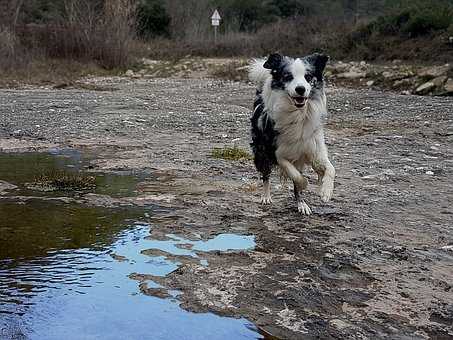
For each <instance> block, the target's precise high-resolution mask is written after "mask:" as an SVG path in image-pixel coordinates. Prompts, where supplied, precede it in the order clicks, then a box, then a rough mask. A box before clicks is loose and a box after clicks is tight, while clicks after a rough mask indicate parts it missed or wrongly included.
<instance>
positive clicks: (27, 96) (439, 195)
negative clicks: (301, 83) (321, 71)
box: [0, 66, 453, 339]
mask: <svg viewBox="0 0 453 340" xmlns="http://www.w3.org/2000/svg"><path fill="white" fill-rule="evenodd" d="M238 67H239V66H238ZM134 74H135V72H134V71H133V74H130V76H131V77H129V78H104V79H100V78H96V79H87V80H85V82H84V84H91V86H92V87H91V88H90V89H87V88H80V87H77V86H74V84H67V85H63V86H59V89H54V88H27V89H22V90H0V151H2V152H13V151H29V150H46V149H49V148H51V147H55V146H60V147H74V148H78V149H81V150H84V151H86V152H87V153H92V154H95V155H96V160H95V161H93V162H92V166H93V169H94V170H103V171H109V170H112V171H114V170H124V169H132V170H137V171H145V172H148V173H152V174H154V175H155V176H153V178H154V179H153V180H149V181H145V182H143V183H142V184H141V186H140V188H139V190H140V195H139V196H138V197H137V198H135V199H133V200H129V201H130V202H134V204H140V202H143V201H156V203H158V204H166V205H169V206H172V207H175V208H176V209H178V216H179V217H178V219H177V221H175V220H174V219H170V220H166V219H165V217H163V218H162V223H160V224H159V227H158V228H154V229H153V237H154V238H159V237H160V238H165V235H166V234H169V233H171V234H176V235H178V234H180V235H184V237H185V238H191V237H195V236H197V237H201V238H208V237H212V236H213V235H216V234H219V233H222V232H234V233H242V234H250V235H255V237H256V243H257V246H256V248H255V249H254V250H252V251H247V252H239V253H237V252H233V253H223V252H222V253H221V252H211V253H209V254H207V255H206V256H208V262H209V266H208V267H206V266H202V265H201V264H200V263H198V262H195V261H187V260H186V259H184V258H180V259H179V261H180V262H181V263H183V264H184V265H183V266H182V267H180V268H179V269H178V270H176V271H174V272H172V273H171V274H169V275H168V276H166V277H163V278H160V277H148V276H147V275H146V274H147V273H137V274H136V275H134V276H133V277H132V278H133V279H136V280H139V281H143V282H145V281H144V280H146V279H153V280H155V281H156V282H158V283H160V284H161V285H162V286H164V287H165V288H166V289H168V290H173V289H177V290H180V291H181V292H182V294H181V295H180V296H179V297H178V298H179V299H180V301H181V304H182V306H183V307H184V308H186V309H188V310H191V311H213V312H216V313H220V314H225V315H232V316H245V317H247V318H248V319H250V320H252V321H254V322H255V323H256V324H257V325H258V326H259V327H260V328H262V329H263V332H265V333H266V334H268V338H270V339H272V337H271V335H272V336H275V337H277V338H281V339H310V338H321V339H425V338H432V339H452V338H453V327H452V324H453V285H452V282H453V280H452V279H453V250H452V249H453V226H452V220H453V219H452V214H453V212H452V208H451V204H452V202H453V189H452V186H451V176H452V174H453V161H452V159H453V100H452V99H451V98H448V97H422V96H412V95H399V94H394V93H391V92H381V91H378V90H373V89H359V90H353V89H346V88H342V87H330V88H329V89H328V98H329V109H330V117H329V118H328V120H327V122H326V135H327V141H328V147H329V150H330V154H331V160H332V162H333V164H334V166H335V167H336V169H337V179H336V189H335V193H334V198H333V200H332V202H330V203H328V204H323V203H321V201H320V200H319V198H318V196H317V194H316V185H315V176H314V175H313V174H312V173H310V174H308V175H309V178H310V181H311V186H309V192H308V193H307V197H306V198H307V201H308V202H309V204H311V206H312V208H313V211H314V215H312V216H310V217H305V216H301V215H300V214H298V213H297V210H296V206H295V203H294V202H293V200H292V197H291V194H290V190H289V188H287V187H286V185H284V184H280V183H279V179H278V177H277V176H275V177H274V178H273V190H274V192H273V200H274V204H273V205H272V206H271V207H262V206H261V205H260V204H259V198H260V190H259V189H260V188H259V185H258V184H257V183H258V176H257V175H256V173H255V171H254V169H253V164H252V162H251V161H249V160H238V161H231V160H223V159H218V158H214V157H212V156H211V155H212V150H213V148H215V147H220V148H221V147H230V146H238V147H241V148H243V149H248V143H249V132H248V119H249V115H250V107H251V102H252V98H253V94H254V89H253V87H252V86H251V85H249V84H246V83H240V82H230V81H222V80H210V79H182V78H166V79H163V78H150V79H147V78H146V77H145V76H144V75H142V76H137V77H132V76H133V75H134ZM136 78H137V79H136ZM98 90H103V91H98ZM156 180H157V181H159V185H158V186H156V185H155V181H156ZM7 185H8V184H7V183H0V191H1V190H2V189H7ZM92 199H93V200H95V201H96V202H98V203H96V204H100V203H99V202H100V201H101V199H104V201H103V202H104V203H105V204H114V202H112V200H109V198H108V197H103V198H102V197H92ZM167 255H168V256H173V257H175V258H177V256H175V255H171V254H167ZM140 287H141V289H142V291H143V292H144V293H149V294H153V291H150V290H148V289H147V286H146V284H141V285H140ZM155 295H159V296H161V297H165V296H168V294H166V293H165V291H162V290H160V291H159V292H158V294H155Z"/></svg>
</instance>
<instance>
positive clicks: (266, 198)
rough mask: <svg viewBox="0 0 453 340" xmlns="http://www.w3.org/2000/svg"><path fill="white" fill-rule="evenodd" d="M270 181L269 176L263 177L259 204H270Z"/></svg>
mask: <svg viewBox="0 0 453 340" xmlns="http://www.w3.org/2000/svg"><path fill="white" fill-rule="evenodd" d="M271 203H272V198H271V183H270V181H269V176H267V177H266V178H265V177H263V196H262V197H261V204H271Z"/></svg>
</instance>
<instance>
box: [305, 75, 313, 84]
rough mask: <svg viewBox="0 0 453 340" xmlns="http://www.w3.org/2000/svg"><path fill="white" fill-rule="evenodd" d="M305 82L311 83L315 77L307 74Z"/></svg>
mask: <svg viewBox="0 0 453 340" xmlns="http://www.w3.org/2000/svg"><path fill="white" fill-rule="evenodd" d="M305 80H306V81H308V82H311V81H312V80H313V75H311V74H306V75H305Z"/></svg>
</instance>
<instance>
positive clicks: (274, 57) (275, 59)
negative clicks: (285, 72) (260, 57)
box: [263, 53, 283, 70]
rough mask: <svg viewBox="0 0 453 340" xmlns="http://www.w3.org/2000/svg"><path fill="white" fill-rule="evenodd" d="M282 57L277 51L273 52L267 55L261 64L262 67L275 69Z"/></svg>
mask: <svg viewBox="0 0 453 340" xmlns="http://www.w3.org/2000/svg"><path fill="white" fill-rule="evenodd" d="M282 60H283V57H282V56H281V55H280V54H278V53H273V54H271V55H269V57H267V60H266V62H265V63H264V64H263V67H264V68H267V69H269V70H275V69H277V68H279V67H280V65H281V63H282Z"/></svg>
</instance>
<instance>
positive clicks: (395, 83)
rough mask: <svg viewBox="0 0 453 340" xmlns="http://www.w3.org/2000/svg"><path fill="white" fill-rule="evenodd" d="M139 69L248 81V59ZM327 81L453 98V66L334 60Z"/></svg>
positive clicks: (145, 63) (147, 63)
mask: <svg viewBox="0 0 453 340" xmlns="http://www.w3.org/2000/svg"><path fill="white" fill-rule="evenodd" d="M138 65H141V66H140V67H138V68H137V70H135V71H134V70H128V71H126V73H125V76H127V77H131V78H142V77H144V78H153V77H162V76H165V77H168V76H174V77H179V78H181V77H188V78H194V77H195V78H203V77H206V76H207V75H209V76H212V77H216V78H221V79H229V80H236V81H239V80H246V77H247V73H246V72H245V71H246V68H247V66H246V65H247V60H246V59H231V58H230V59H208V58H204V59H202V58H192V57H190V56H188V57H186V58H183V59H180V60H177V61H160V60H150V59H146V58H145V59H142V61H141V63H139V64H138ZM325 75H326V78H327V79H328V81H330V82H331V83H333V84H337V85H342V86H347V87H353V88H371V89H383V90H391V91H396V92H398V93H401V94H406V95H407V94H416V95H430V96H453V65H451V64H444V65H424V66H423V65H419V64H408V63H407V62H403V61H401V60H398V59H395V60H393V61H392V62H388V63H385V64H378V63H368V62H366V61H361V62H355V61H352V62H343V61H332V62H331V63H330V64H328V65H327V69H326V73H325Z"/></svg>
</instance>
